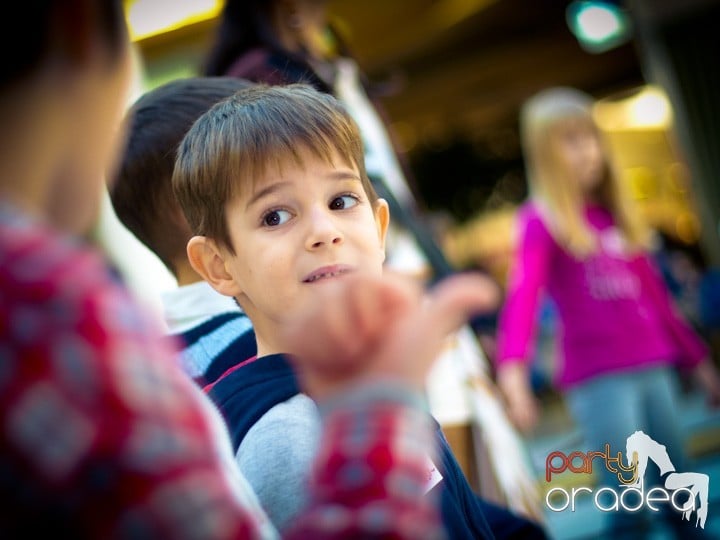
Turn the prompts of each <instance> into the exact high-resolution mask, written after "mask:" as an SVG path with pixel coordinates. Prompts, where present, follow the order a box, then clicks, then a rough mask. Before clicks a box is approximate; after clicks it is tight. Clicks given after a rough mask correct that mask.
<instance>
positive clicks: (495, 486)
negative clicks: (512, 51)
mask: <svg viewBox="0 0 720 540" xmlns="http://www.w3.org/2000/svg"><path fill="white" fill-rule="evenodd" d="M333 22H334V21H332V20H331V19H330V13H329V12H328V2H327V0H269V1H267V0H227V1H226V2H225V5H224V9H223V12H222V15H221V18H220V24H219V27H218V30H217V33H216V37H215V41H214V43H213V44H212V47H211V49H210V51H209V54H208V56H207V58H206V60H205V64H204V66H203V67H202V72H203V74H205V75H210V76H220V75H229V76H235V77H241V78H243V79H246V80H250V81H255V82H261V83H266V84H271V85H283V84H288V83H306V84H310V85H312V86H313V87H314V88H316V89H317V90H320V91H322V92H325V93H328V94H331V95H333V96H335V97H336V98H337V99H338V100H340V101H341V102H342V103H343V105H344V107H345V108H346V109H347V110H348V112H349V113H350V115H351V116H352V117H353V119H354V120H355V122H356V123H357V124H358V126H359V128H360V133H361V136H362V139H363V140H362V143H363V148H364V153H365V166H366V170H367V174H368V177H369V178H370V180H371V181H372V184H373V188H374V189H375V191H376V192H377V193H378V194H379V196H380V197H382V198H384V199H385V200H386V201H387V202H388V205H389V207H390V213H391V215H392V217H393V219H392V221H391V223H390V225H389V229H388V234H387V242H386V243H387V246H386V253H387V257H386V260H385V263H384V264H385V267H386V268H388V269H391V270H394V271H398V272H402V273H404V274H406V275H409V276H412V277H413V278H415V279H417V280H418V281H419V282H420V283H423V284H426V285H427V284H429V283H432V282H434V281H437V280H439V279H442V278H444V277H446V276H448V275H451V274H453V273H454V272H455V269H454V268H452V266H451V265H450V264H449V262H448V261H447V259H446V257H445V255H444V253H443V252H442V250H441V249H440V247H439V245H438V243H437V241H436V240H435V238H434V237H433V234H432V233H431V232H430V228H429V227H428V226H427V225H426V223H425V220H424V218H423V217H422V216H421V214H420V209H419V205H418V202H417V200H416V198H415V195H414V193H413V186H412V183H413V178H412V174H411V170H410V168H409V167H408V165H407V163H406V162H405V160H404V159H403V155H402V154H401V153H399V152H397V150H396V146H395V143H394V141H393V137H392V132H391V130H390V129H388V122H387V117H386V114H385V112H384V110H383V107H382V105H381V103H380V95H379V92H378V88H379V86H378V85H374V84H370V82H369V81H368V79H367V77H366V76H365V74H364V73H363V72H362V71H361V70H360V68H359V66H358V64H357V62H356V61H355V59H354V57H353V55H352V52H351V51H350V49H349V47H348V46H347V44H346V43H345V41H344V40H343V39H342V36H341V35H340V33H339V32H338V31H337V28H336V26H335V25H334V24H333ZM476 331H478V332H480V333H481V334H485V335H489V334H494V332H495V315H494V314H490V313H485V314H483V315H482V316H479V317H476V318H474V319H473V321H472V325H470V324H468V325H464V326H463V327H462V328H460V329H459V331H458V332H457V333H456V334H455V338H454V339H453V340H450V341H449V342H448V346H447V347H446V348H445V349H444V350H443V351H442V352H441V354H440V355H438V361H437V362H436V364H435V366H434V368H433V370H432V372H431V376H429V377H428V381H427V385H426V390H427V392H428V396H429V398H430V404H431V407H432V408H433V409H434V410H436V411H437V412H438V413H442V414H443V415H447V416H448V417H450V418H451V419H452V420H451V421H450V422H447V423H444V429H445V432H446V434H447V435H448V440H451V441H463V440H466V441H469V442H467V443H465V444H467V445H469V446H470V450H471V452H462V454H466V455H472V459H471V460H470V461H471V462H472V461H474V462H475V467H474V468H475V469H476V470H478V471H479V470H482V471H483V474H482V475H481V474H480V473H478V474H477V477H474V476H473V475H472V474H471V470H472V469H473V467H472V463H469V464H468V465H466V466H465V469H464V474H466V475H467V476H468V478H469V479H470V481H471V484H472V485H473V486H474V487H476V489H478V490H479V491H480V492H481V494H482V495H483V497H484V498H486V499H488V500H492V501H495V502H499V503H500V505H501V506H507V507H509V508H511V509H512V510H513V511H515V512H518V513H520V514H523V515H525V516H528V517H530V518H531V519H533V520H536V521H539V520H542V517H543V516H542V512H541V511H540V496H539V491H538V489H537V484H536V481H535V478H534V473H533V472H532V470H531V465H530V460H529V455H528V454H527V451H526V448H525V446H524V443H523V441H522V440H521V438H520V437H519V435H518V434H517V432H516V431H515V429H514V427H513V425H512V422H511V421H510V420H509V419H508V418H507V415H506V413H505V410H504V408H503V404H502V400H501V397H500V391H499V390H498V389H497V387H496V386H495V382H494V381H493V380H492V378H491V376H490V366H489V364H488V360H487V358H486V356H485V353H484V351H483V350H482V348H481V346H480V343H479V340H478V336H477V334H476ZM449 395H450V396H453V397H454V399H452V398H448V396H449ZM458 418H461V419H462V420H460V421H459V420H458ZM438 420H439V421H440V422H444V420H445V418H444V417H443V416H441V415H440V414H438ZM456 444H457V446H455V449H458V448H462V449H463V450H464V446H465V444H462V443H460V444H458V443H456ZM458 455H461V454H458ZM487 473H491V474H487Z"/></svg>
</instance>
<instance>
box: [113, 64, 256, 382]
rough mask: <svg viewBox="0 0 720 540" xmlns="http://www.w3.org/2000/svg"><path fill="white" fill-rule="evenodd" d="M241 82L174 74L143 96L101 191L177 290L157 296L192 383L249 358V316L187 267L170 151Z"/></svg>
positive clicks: (252, 348)
mask: <svg viewBox="0 0 720 540" xmlns="http://www.w3.org/2000/svg"><path fill="white" fill-rule="evenodd" d="M249 84H251V83H249V82H246V81H243V80H242V79H238V78H233V77H190V78H186V79H177V80H173V81H170V82H168V83H165V84H163V85H162V86H159V87H158V88H155V89H153V90H150V91H149V92H147V93H145V94H143V95H142V96H141V97H140V98H139V99H138V100H137V101H136V102H135V103H134V104H133V106H132V108H131V109H130V110H129V111H128V113H127V114H126V129H127V143H126V145H125V149H124V152H123V154H122V156H121V159H120V164H119V167H118V171H117V174H116V176H115V178H114V179H113V181H112V182H110V186H109V192H110V200H111V201H112V205H113V208H114V209H115V213H116V214H117V216H118V219H119V220H120V221H121V222H122V223H123V224H124V225H125V227H127V228H128V230H130V231H131V232H132V233H133V234H134V235H135V236H136V237H137V238H138V239H139V240H140V241H141V242H142V243H143V244H145V245H146V246H147V247H148V248H149V249H150V250H151V251H152V252H153V253H155V255H157V256H158V258H159V259H160V260H161V261H162V262H163V263H164V264H165V266H166V267H167V268H168V270H170V272H171V273H172V274H173V276H174V277H175V279H176V280H177V284H178V287H177V288H176V289H173V290H171V291H167V292H165V293H163V295H162V302H163V309H164V315H165V322H166V324H167V326H168V329H169V333H170V335H171V336H172V337H173V339H176V340H177V341H178V342H179V343H180V345H181V346H182V347H183V350H182V354H181V356H180V363H181V365H182V367H183V369H184V370H185V372H186V373H187V374H188V375H190V376H191V377H192V378H193V379H194V380H195V382H196V383H198V384H199V385H200V386H205V385H207V384H211V383H212V382H214V381H215V380H216V379H217V378H218V377H219V376H220V375H222V374H223V373H224V372H225V371H227V370H228V369H229V368H230V367H232V366H233V365H235V364H237V363H238V362H239V361H242V360H245V359H247V358H250V357H251V356H254V355H255V352H256V351H255V335H254V333H253V331H252V324H251V323H250V319H248V317H247V316H246V315H245V314H244V313H243V312H242V311H241V310H240V309H239V307H238V306H237V304H236V303H235V301H234V300H232V299H231V298H228V297H227V296H223V295H220V294H218V293H217V292H215V291H214V290H213V289H212V287H210V286H209V285H208V284H207V282H206V281H204V280H203V279H202V278H201V277H200V276H199V275H198V274H197V273H196V272H195V271H194V270H193V268H192V266H190V263H189V261H188V258H187V253H186V249H185V248H186V246H187V242H188V240H189V239H190V237H191V236H192V233H191V231H190V226H189V225H188V223H187V220H186V219H185V216H184V215H183V213H182V210H181V209H180V206H179V204H178V203H177V200H176V199H175V194H174V193H173V191H172V183H171V179H172V170H173V166H174V165H175V153H176V150H177V147H178V144H179V143H180V141H181V140H182V138H183V136H184V135H185V133H187V130H188V129H189V128H190V126H191V125H192V124H193V122H195V120H197V119H198V117H199V116H200V115H201V114H203V113H204V112H206V111H207V110H208V109H209V108H210V107H211V106H212V105H214V104H215V103H217V102H218V101H220V100H221V99H224V98H226V97H228V96H230V95H231V94H233V93H234V92H236V91H237V90H240V89H241V88H245V87H246V86H248V85H249Z"/></svg>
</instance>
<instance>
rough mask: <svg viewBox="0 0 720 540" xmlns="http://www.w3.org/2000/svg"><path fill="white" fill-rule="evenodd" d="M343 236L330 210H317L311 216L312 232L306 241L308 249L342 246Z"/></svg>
mask: <svg viewBox="0 0 720 540" xmlns="http://www.w3.org/2000/svg"><path fill="white" fill-rule="evenodd" d="M342 241H343V235H342V233H341V231H340V229H339V228H338V227H337V224H336V223H335V220H334V219H333V216H332V215H331V213H330V210H329V209H328V210H322V209H315V210H313V211H312V212H311V214H310V231H309V233H308V236H307V240H306V243H305V245H306V248H307V249H318V248H319V247H322V246H327V245H331V244H340V243H341V242H342Z"/></svg>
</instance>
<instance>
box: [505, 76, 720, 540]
mask: <svg viewBox="0 0 720 540" xmlns="http://www.w3.org/2000/svg"><path fill="white" fill-rule="evenodd" d="M592 104H593V100H592V98H591V97H590V96H589V95H587V94H585V93H583V92H581V91H579V90H577V89H574V88H565V87H558V88H548V89H546V90H543V91H541V92H539V93H538V94H536V95H534V96H533V97H531V98H530V99H528V100H527V102H526V103H525V104H524V106H523V108H522V112H521V118H520V121H521V136H522V143H523V150H524V154H525V159H526V166H527V174H528V180H529V183H530V188H531V189H530V192H531V196H530V198H529V200H528V201H527V202H526V203H525V204H524V205H523V206H522V207H521V208H520V209H519V212H518V218H517V219H518V225H517V227H518V244H517V249H516V253H515V255H514V260H513V263H512V265H511V270H510V277H509V280H508V287H507V291H506V297H505V301H504V305H503V309H502V311H501V316H500V321H499V328H498V351H497V377H498V383H499V385H500V388H501V389H502V390H503V393H504V395H505V397H506V399H507V403H508V408H509V412H510V416H511V418H513V420H514V421H515V422H516V424H517V425H518V426H519V427H520V428H521V429H522V430H524V431H528V430H530V429H531V428H532V427H533V426H534V425H535V423H536V421H537V418H538V406H537V403H536V401H535V398H534V396H533V394H532V391H531V389H530V386H529V375H528V361H529V359H530V358H531V357H532V354H533V353H532V351H533V335H534V333H535V324H536V315H537V311H538V307H539V303H540V300H541V298H542V295H544V294H548V295H549V296H550V297H551V298H552V300H553V302H554V305H555V308H556V313H557V317H558V321H559V325H560V328H559V336H560V342H559V347H560V362H559V366H558V369H557V371H556V373H557V380H556V381H555V382H556V384H557V385H558V386H559V387H560V389H561V390H562V392H563V395H564V398H565V401H566V403H567V405H568V407H569V410H570V412H571V414H572V416H573V418H574V420H575V422H576V424H577V426H578V427H579V428H580V429H581V430H582V431H583V433H584V435H585V442H586V444H587V446H588V448H589V450H602V449H603V448H605V444H606V443H609V444H610V448H611V449H613V450H615V451H619V450H622V449H623V448H625V439H626V437H628V436H629V435H630V434H631V433H633V432H635V431H637V430H642V431H644V432H645V433H647V434H648V435H649V436H650V437H652V438H653V439H654V440H656V441H658V442H659V443H661V444H664V445H665V446H666V447H667V449H668V452H669V454H670V457H671V458H672V461H673V463H675V464H676V465H677V466H678V469H679V470H682V469H683V467H684V466H685V456H684V452H683V444H684V441H683V438H682V433H681V432H680V422H679V418H678V408H677V398H678V396H677V392H676V383H677V381H676V377H675V373H674V368H675V367H678V368H681V369H686V370H691V371H693V372H694V374H695V376H696V378H697V381H698V382H699V383H700V384H701V385H702V386H703V388H704V389H705V390H706V391H707V393H708V395H709V397H710V399H711V400H713V401H715V400H717V399H718V398H720V378H719V377H718V374H717V371H716V369H715V367H714V366H713V364H712V363H711V361H710V358H709V350H708V348H707V346H706V345H705V344H704V343H703V342H702V341H701V340H700V339H699V338H698V336H697V335H696V334H695V332H694V331H693V330H692V328H691V327H690V325H688V324H687V322H686V321H685V320H684V319H683V318H682V316H681V315H680V313H679V311H678V310H677V309H676V307H675V306H674V305H673V302H672V300H671V297H670V295H669V293H668V291H667V290H666V287H665V285H664V283H663V281H662V278H661V276H660V273H659V272H658V270H657V269H656V267H655V265H654V262H653V260H652V258H651V257H650V255H649V253H648V246H649V242H650V236H649V231H648V229H647V228H646V227H645V226H644V225H643V224H642V223H641V222H640V221H639V219H638V214H637V213H636V212H633V211H632V210H631V202H632V201H631V200H630V199H629V197H628V196H627V195H626V194H625V192H624V190H623V185H622V184H621V183H620V182H619V181H618V179H617V177H616V176H615V175H614V174H613V173H612V170H611V167H610V164H609V160H608V156H607V154H606V152H605V150H604V147H603V144H602V140H601V137H600V135H599V132H598V130H597V127H596V126H595V125H594V123H593V120H592V116H591V108H592ZM600 482H601V483H602V484H603V485H613V486H614V485H617V478H616V477H613V473H612V472H610V471H608V470H606V469H605V470H603V471H602V474H601V476H600ZM609 516H610V519H611V523H610V524H609V527H610V530H611V534H612V537H613V538H621V537H622V538H626V537H627V538H639V537H640V535H641V534H642V528H641V527H642V523H641V514H640V513H635V514H633V513H622V512H617V513H611V514H609ZM667 517H668V523H669V526H670V527H672V529H674V530H676V531H677V533H678V538H689V537H691V536H690V535H692V534H696V531H695V529H694V527H693V525H692V524H689V523H688V522H684V521H683V520H682V519H681V518H682V516H681V515H680V514H677V513H675V514H672V515H669V516H667Z"/></svg>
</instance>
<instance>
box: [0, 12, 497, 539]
mask: <svg viewBox="0 0 720 540" xmlns="http://www.w3.org/2000/svg"><path fill="white" fill-rule="evenodd" d="M6 7H7V10H6V15H7V16H8V18H9V20H12V21H13V25H14V27H15V30H16V32H15V33H14V37H13V38H10V37H8V34H7V33H5V34H4V35H5V36H6V37H5V39H6V40H10V39H12V41H6V42H4V43H3V45H4V46H3V47H2V49H1V50H2V51H3V52H2V54H3V55H5V57H4V62H3V66H4V69H3V71H2V76H1V77H2V80H1V82H0V118H2V122H1V123H0V125H1V126H2V127H1V129H2V130H3V132H2V136H1V137H0V167H2V170H1V171H0V303H1V304H2V310H0V351H1V352H2V365H1V367H0V369H1V371H2V376H0V469H1V470H2V474H0V498H2V501H3V509H2V512H1V513H0V537H3V538H18V537H32V536H35V535H36V534H37V535H43V536H49V535H57V534H58V532H61V533H62V534H63V535H65V536H70V537H73V538H134V539H135V538H207V539H210V538H261V537H262V538H276V537H277V536H278V533H277V531H276V530H275V529H274V528H273V527H272V526H271V525H270V524H269V522H268V520H267V517H266V516H265V514H264V513H263V512H262V510H261V509H260V507H259V505H258V504H257V500H256V498H255V496H254V494H253V493H252V491H251V490H250V489H249V487H248V485H247V483H246V482H245V481H244V480H243V478H242V477H241V475H240V474H239V473H238V471H237V469H236V467H234V463H233V461H232V456H231V454H230V452H229V448H230V444H229V441H228V436H227V432H226V431H225V429H224V428H223V427H222V424H221V419H220V417H219V415H218V414H217V412H216V410H215V409H214V408H213V407H212V406H211V404H210V402H209V400H207V398H206V397H204V396H203V395H202V394H201V393H200V392H199V391H198V390H197V387H196V386H195V385H194V384H193V383H192V382H191V380H190V379H189V378H188V377H187V375H186V374H185V373H183V372H182V371H181V370H180V369H179V368H178V367H177V365H176V364H175V358H174V353H175V351H174V350H173V349H172V348H170V347H168V346H167V342H166V341H165V340H164V339H162V337H161V336H160V335H159V334H158V332H157V331H156V330H155V329H154V325H153V319H152V318H151V317H147V316H146V315H145V314H143V313H141V312H140V311H139V310H138V308H137V307H136V305H135V304H133V302H132V300H131V298H130V295H129V293H128V291H127V290H126V289H125V288H124V287H123V286H122V284H119V283H118V282H117V280H116V277H115V275H114V274H113V273H111V272H110V271H109V269H108V266H107V265H106V263H105V261H104V260H103V259H102V258H101V256H100V254H99V251H98V250H97V249H96V248H94V247H93V246H90V245H88V243H87V241H86V238H87V231H88V230H89V229H90V228H91V226H92V224H93V222H94V221H95V219H96V217H97V213H98V211H99V207H100V202H101V193H102V186H103V177H104V173H105V172H106V171H107V168H108V167H109V166H111V165H112V164H113V163H114V161H115V153H116V150H117V146H118V145H119V144H121V142H122V137H121V136H120V135H121V131H122V130H121V122H120V119H121V115H122V112H123V109H124V104H125V102H126V90H127V84H128V81H129V76H130V64H129V57H128V47H129V40H128V36H127V29H126V25H125V18H124V14H123V10H122V3H121V2H120V1H119V0H116V1H111V0H105V1H103V2H96V1H94V0H93V1H91V0H66V1H64V2H49V1H39V0H27V1H25V2H19V3H18V2H13V3H10V4H8V6H6ZM357 289H361V290H362V291H363V295H362V297H358V295H357V294H354V293H353V291H354V290H357ZM324 292H325V294H326V295H327V296H323V298H322V300H323V302H322V303H320V304H318V305H316V306H313V308H312V309H310V310H309V311H308V312H307V313H305V314H304V316H303V317H300V318H298V319H297V320H295V321H294V323H293V325H288V326H287V327H286V328H284V330H283V333H282V334H283V336H282V337H281V338H279V339H285V340H287V343H288V344H289V345H288V346H290V345H292V346H293V347H294V348H295V350H296V353H297V356H296V357H295V359H296V361H297V362H298V365H301V366H302V371H303V381H304V382H305V384H306V385H307V388H308V389H309V391H311V392H312V393H313V395H314V396H316V399H317V400H318V401H319V402H320V403H321V404H323V405H324V407H325V409H324V410H325V412H326V416H325V417H324V427H325V430H324V438H323V441H322V444H321V448H322V453H321V454H320V455H319V456H318V459H317V461H316V464H315V465H316V468H315V469H314V475H313V478H312V483H311V485H309V486H308V489H309V490H310V500H309V503H308V506H307V507H306V509H305V511H304V512H303V514H302V515H301V516H299V517H298V519H297V520H296V521H295V522H294V523H293V525H292V527H291V529H290V530H288V531H286V532H287V536H288V537H296V538H358V537H362V538H367V537H381V538H388V537H398V538H408V539H411V538H417V537H418V536H419V537H425V538H441V537H442V536H443V531H442V529H441V527H440V526H439V520H438V517H437V508H436V507H435V506H434V504H433V501H432V500H430V499H428V498H427V497H425V496H424V495H423V490H422V486H423V485H424V481H425V476H424V475H425V470H424V463H425V462H424V459H425V456H426V455H427V452H428V451H429V452H431V453H432V452H433V447H432V444H431V443H430V442H429V441H430V437H431V427H430V426H428V425H427V423H426V420H425V414H424V411H422V408H421V406H419V405H417V403H418V402H419V400H420V397H419V386H420V385H421V383H419V382H418V379H420V380H422V379H423V377H424V373H425V372H426V370H427V366H428V365H429V364H430V363H431V361H432V358H433V356H434V353H435V351H437V350H438V349H439V348H440V347H441V346H442V343H443V342H444V339H445V333H446V332H450V331H452V330H453V327H454V326H457V325H459V324H461V323H462V321H463V319H464V318H465V317H466V315H467V314H468V313H469V312H470V311H473V310H475V309H479V308H482V307H483V306H485V305H486V303H487V300H488V298H487V289H486V284H485V282H478V281H477V280H476V279H474V278H472V277H469V276H463V277H462V278H458V279H454V280H450V281H448V282H445V283H444V284H442V285H441V286H440V287H439V288H438V289H437V290H436V291H435V293H434V294H432V295H431V296H424V295H423V294H422V293H421V292H420V291H418V290H417V289H413V288H412V287H411V286H409V285H408V284H407V283H402V282H397V281H393V280H391V279H378V278H371V277H367V276H361V275H356V276H352V277H350V278H349V279H348V280H347V281H339V282H337V283H336V286H335V287H330V288H327V289H326V290H325V291H324ZM365 302H371V303H372V302H382V303H384V304H386V305H387V308H388V309H387V310H386V311H384V312H383V313H384V315H383V317H380V318H378V317H377V313H373V314H372V317H369V316H368V314H367V311H366V310H365V309H364V305H365V304H364V303H365ZM334 305H343V306H347V310H345V311H341V312H339V313H338V312H336V311H334V310H330V311H328V310H326V308H327V306H334ZM426 307H428V308H431V309H430V310H428V309H425V308H426ZM351 316H352V318H351ZM356 321H360V322H363V323H364V324H363V326H362V328H363V330H364V331H363V332H361V333H360V334H358V331H357V328H355V322H356ZM350 332H351V333H352V337H353V338H354V340H353V342H352V343H353V344H354V347H353V348H352V350H350V349H348V347H347V344H348V343H349V340H348V339H347V335H348V334H349V333H350ZM309 333H312V334H313V338H314V339H313V341H312V343H308V340H307V339H306V336H307V335H308V334H309ZM369 344H372V347H371V349H372V350H370V351H367V354H364V355H363V361H362V363H359V362H357V358H356V357H355V356H354V354H355V353H356V352H357V350H358V348H357V347H358V346H360V347H361V348H363V347H365V348H367V346H368V345H369ZM315 347H320V349H317V348H315ZM324 351H328V352H331V353H332V359H333V362H332V364H330V363H329V362H328V359H327V358H326V357H325V356H323V354H321V353H323V352H324ZM378 381H384V382H382V383H380V384H378ZM379 387H381V388H382V389H384V390H380V388H379ZM358 440H363V441H364V442H365V443H366V444H365V445H362V446H358V445H355V444H354V441H358ZM373 455H382V456H383V459H382V460H381V462H378V461H377V460H375V461H373V460H372V459H371V456H373ZM358 473H361V474H358ZM383 515H390V516H392V519H390V520H387V519H386V520H379V519H377V518H378V516H383Z"/></svg>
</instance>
